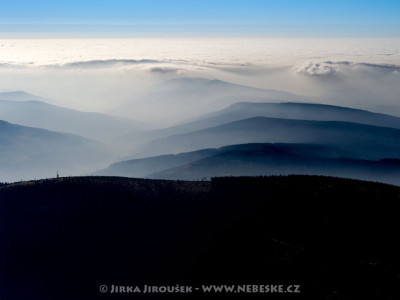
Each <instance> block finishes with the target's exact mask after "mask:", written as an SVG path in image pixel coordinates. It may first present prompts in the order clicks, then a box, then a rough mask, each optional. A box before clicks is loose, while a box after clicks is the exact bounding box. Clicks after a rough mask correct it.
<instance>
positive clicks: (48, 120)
mask: <svg viewBox="0 0 400 300" xmlns="http://www.w3.org/2000/svg"><path fill="white" fill-rule="evenodd" d="M7 95H8V94H6V95H4V94H3V95H2V97H0V99H6V98H7ZM28 95H29V94H23V96H24V97H22V98H23V99H25V98H29V97H28ZM0 96H1V95H0ZM11 98H13V97H11ZM14 98H15V97H14ZM0 119H3V120H6V121H8V122H11V123H16V124H20V125H24V126H29V127H37V128H44V129H48V130H54V131H61V132H69V133H74V134H78V135H82V136H84V137H87V138H91V139H96V140H101V141H109V140H111V139H113V138H115V137H116V136H118V135H121V134H124V133H125V134H126V133H129V132H132V131H135V130H139V129H141V130H143V129H144V124H143V123H140V122H135V121H132V120H129V119H124V118H119V117H114V116H109V115H105V114H100V113H93V112H81V111H77V110H73V109H68V108H64V107H60V106H55V105H52V104H48V103H46V102H43V101H31V100H29V101H26V100H19V101H16V100H0Z"/></svg>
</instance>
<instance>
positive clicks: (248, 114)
mask: <svg viewBox="0 0 400 300" xmlns="http://www.w3.org/2000/svg"><path fill="white" fill-rule="evenodd" d="M253 117H270V118H281V119H295V120H311V121H343V122H353V123H359V124H365V125H375V126H381V127H392V128H397V129H400V118H399V117H394V116H390V115H384V114H379V113H373V112H369V111H365V110H359V109H353V108H347V107H340V106H332V105H324V104H310V103H251V102H240V103H235V104H233V105H231V106H229V107H228V108H226V109H223V110H220V111H217V112H214V113H210V114H207V115H205V116H203V117H201V118H199V119H198V120H196V121H191V122H187V123H183V124H181V125H177V126H173V127H168V128H165V129H159V130H148V131H138V132H134V133H131V134H128V135H125V136H121V137H118V138H116V139H115V142H116V143H118V144H121V145H124V147H125V148H128V149H131V150H132V152H134V151H135V150H136V149H138V147H137V145H138V144H143V143H147V142H150V141H152V140H155V139H158V138H162V137H168V136H171V135H177V134H184V133H189V132H193V131H198V130H202V129H206V128H209V127H215V126H218V125H223V124H226V123H230V122H234V121H239V120H243V119H248V118H253Z"/></svg>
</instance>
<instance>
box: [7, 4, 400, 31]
mask: <svg viewBox="0 0 400 300" xmlns="http://www.w3.org/2000/svg"><path fill="white" fill-rule="evenodd" d="M399 15H400V1H398V0H386V1H382V0H380V1H379V0H378V1H376V0H325V1H320V0H318V1H316V0H301V1H298V0H279V1H278V0H245V1H242V0H240V1H237V0H201V1H188V0H186V1H185V0H169V1H164V0H146V1H144V0H142V1H138V0H113V1H110V0H86V1H82V0H80V1H76V0H69V1H66V0H59V1H54V0H52V1H50V0H35V1H32V0H0V38H7V37H23V38H24V37H138V36H139V37H146V36H151V37H162V36H167V37H170V36H186V37H187V36H302V37H304V36H364V37H365V36H375V37H376V36H377V37H388V36H389V37H390V36H397V37H398V36H400V18H399V17H398V16H399Z"/></svg>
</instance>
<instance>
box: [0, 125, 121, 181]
mask: <svg viewBox="0 0 400 300" xmlns="http://www.w3.org/2000/svg"><path fill="white" fill-rule="evenodd" d="M0 145H1V146H0V178H1V180H2V181H15V180H20V179H25V178H46V177H55V175H56V172H57V169H58V170H60V172H61V174H64V175H76V174H82V173H85V172H88V171H90V170H93V168H99V167H101V166H102V165H104V164H107V162H110V161H111V159H113V158H114V157H115V156H114V154H113V151H112V150H111V149H109V148H108V147H107V146H106V145H105V144H102V143H100V142H97V141H94V140H90V139H86V138H83V137H80V136H77V135H74V134H70V133H60V132H54V131H48V130H44V129H39V128H32V127H26V126H20V125H15V124H11V123H8V122H5V121H0Z"/></svg>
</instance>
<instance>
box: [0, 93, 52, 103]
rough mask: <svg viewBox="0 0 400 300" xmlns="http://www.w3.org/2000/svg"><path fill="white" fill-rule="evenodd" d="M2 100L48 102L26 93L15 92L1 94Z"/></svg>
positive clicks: (0, 98)
mask: <svg viewBox="0 0 400 300" xmlns="http://www.w3.org/2000/svg"><path fill="white" fill-rule="evenodd" d="M0 100H8V101H46V100H45V99H44V98H42V97H38V96H35V95H32V94H29V93H27V92H24V91H13V92H0Z"/></svg>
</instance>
